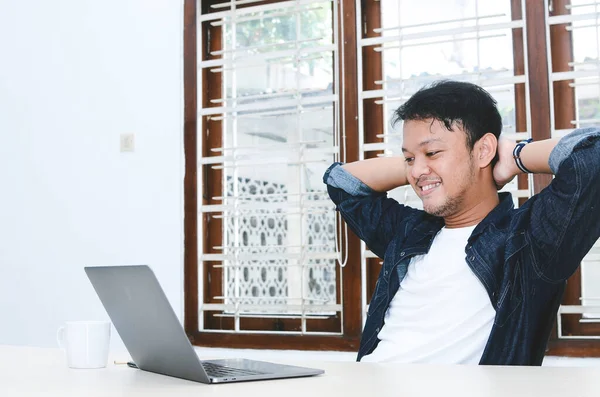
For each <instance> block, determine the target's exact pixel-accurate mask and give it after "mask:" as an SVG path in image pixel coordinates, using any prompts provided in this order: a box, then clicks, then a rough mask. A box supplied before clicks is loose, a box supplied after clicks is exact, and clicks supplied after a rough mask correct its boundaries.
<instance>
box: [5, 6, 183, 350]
mask: <svg viewBox="0 0 600 397" xmlns="http://www.w3.org/2000/svg"><path fill="white" fill-rule="evenodd" d="M0 10H1V11H0V49H1V53H0V344H23V345H33V346H55V344H56V342H55V333H56V329H57V327H59V326H60V325H61V324H62V323H63V322H64V321H67V320H75V319H107V318H108V317H107V315H106V313H105V311H104V309H103V308H102V306H101V304H100V302H99V300H98V298H97V296H96V295H95V293H94V291H93V289H92V287H91V285H90V283H89V281H88V279H87V277H86V276H85V273H84V271H83V266H85V265H112V264H134V263H135V264H137V263H146V264H149V265H151V266H152V267H153V269H154V270H155V272H156V274H157V276H158V278H159V281H160V282H161V284H162V285H163V288H164V289H165V291H166V294H167V296H168V297H169V299H170V302H171V304H172V305H173V306H174V308H175V309H176V312H177V313H178V314H181V312H182V252H183V251H182V241H183V237H182V235H183V232H182V228H183V220H182V208H183V206H182V196H183V170H182V164H183V156H182V133H183V88H182V82H183V78H182V76H183V72H182V65H183V58H182V42H183V34H182V30H183V22H182V21H183V0H179V1H178V0H103V1H97V0H53V1H47V0H33V1H27V2H23V1H17V0H0ZM121 133H134V134H135V145H136V148H135V152H133V153H120V151H119V136H120V134H121ZM113 335H114V336H115V338H114V339H113V341H114V343H113V347H115V345H116V346H119V345H120V340H118V337H117V335H116V333H114V334H113Z"/></svg>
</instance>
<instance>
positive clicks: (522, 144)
mask: <svg viewBox="0 0 600 397" xmlns="http://www.w3.org/2000/svg"><path fill="white" fill-rule="evenodd" d="M531 141H533V139H532V138H529V139H526V140H524V141H521V142H519V143H517V146H515V148H514V149H513V157H514V159H515V163H516V164H517V167H519V169H520V170H521V171H523V172H525V173H526V174H533V172H531V171H529V170H528V169H527V167H525V165H523V161H522V160H521V157H520V156H521V150H523V148H524V147H525V145H527V144H528V143H530V142H531Z"/></svg>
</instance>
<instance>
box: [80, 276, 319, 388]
mask: <svg viewBox="0 0 600 397" xmlns="http://www.w3.org/2000/svg"><path fill="white" fill-rule="evenodd" d="M85 272H86V274H87V276H88V278H89V279H90V281H91V283H92V285H93V287H94V289H95V290H96V293H97V294H98V297H99V298H100V300H101V301H102V304H103V305H104V308H105V309H106V312H107V313H108V315H109V317H110V319H111V321H112V323H113V324H114V326H115V328H116V330H117V332H118V333H119V336H120V337H121V339H122V340H123V343H124V344H125V347H126V348H127V350H128V351H129V354H130V355H131V358H132V360H133V363H129V366H131V367H137V368H139V369H141V370H144V371H149V372H154V373H158V374H162V375H167V376H173V377H176V378H182V379H187V380H191V381H195V382H201V383H229V382H242V381H250V380H264V379H281V378H296V377H301V376H313V375H320V374H323V373H324V372H325V371H323V370H321V369H314V368H304V367H296V366H291V365H283V364H275V363H269V362H264V361H253V360H246V359H222V360H206V361H202V360H200V358H199V357H198V355H197V353H196V351H195V350H194V347H193V346H192V344H191V343H190V341H189V339H188V337H187V335H186V334H185V331H184V330H183V327H182V326H181V323H180V322H179V319H178V318H177V316H176V315H175V312H174V311H173V308H172V307H171V305H170V304H169V301H168V300H167V297H166V295H165V293H164V291H163V289H162V288H161V286H160V284H159V283H158V280H157V279H156V276H155V275H154V272H153V271H152V269H150V267H149V266H146V265H135V266H99V267H85Z"/></svg>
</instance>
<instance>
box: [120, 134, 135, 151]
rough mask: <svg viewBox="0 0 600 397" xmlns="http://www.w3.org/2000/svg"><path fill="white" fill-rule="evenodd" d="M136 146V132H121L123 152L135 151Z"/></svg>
mask: <svg viewBox="0 0 600 397" xmlns="http://www.w3.org/2000/svg"><path fill="white" fill-rule="evenodd" d="M134 148H135V135H134V134H121V152H133V150H134Z"/></svg>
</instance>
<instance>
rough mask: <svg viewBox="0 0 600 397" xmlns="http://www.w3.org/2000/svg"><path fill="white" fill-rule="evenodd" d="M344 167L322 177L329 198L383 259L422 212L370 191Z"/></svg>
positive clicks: (349, 223) (340, 164)
mask: <svg viewBox="0 0 600 397" xmlns="http://www.w3.org/2000/svg"><path fill="white" fill-rule="evenodd" d="M341 166H342V163H334V164H332V165H331V166H330V167H329V168H328V169H327V171H326V172H325V175H324V176H323V182H324V183H325V184H326V185H327V191H328V193H329V197H330V198H331V200H332V201H333V202H334V203H335V205H336V209H337V210H338V211H340V214H341V215H342V217H343V218H344V220H345V221H346V223H347V224H348V226H349V227H350V229H351V230H352V231H353V232H354V233H355V234H356V235H357V236H358V237H359V238H360V239H361V240H363V241H364V242H365V243H366V244H367V246H368V248H369V249H370V250H371V251H372V252H373V253H375V255H377V256H378V257H380V258H383V257H384V255H385V251H386V249H387V246H388V245H389V243H390V241H391V240H392V238H393V237H394V236H395V235H397V234H398V233H407V232H408V231H409V230H410V228H411V225H412V224H414V221H416V219H417V217H418V216H419V214H420V213H421V212H422V211H419V210H416V209H414V208H410V207H407V206H404V205H402V204H400V203H398V202H397V201H396V200H394V199H391V198H389V197H387V193H382V192H377V191H375V190H373V189H371V188H370V187H369V186H367V185H366V184H365V183H363V182H362V181H361V180H360V179H358V178H356V177H355V176H353V175H352V174H350V173H349V172H347V171H346V170H345V169H344V168H342V167H341ZM411 221H412V222H411Z"/></svg>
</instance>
